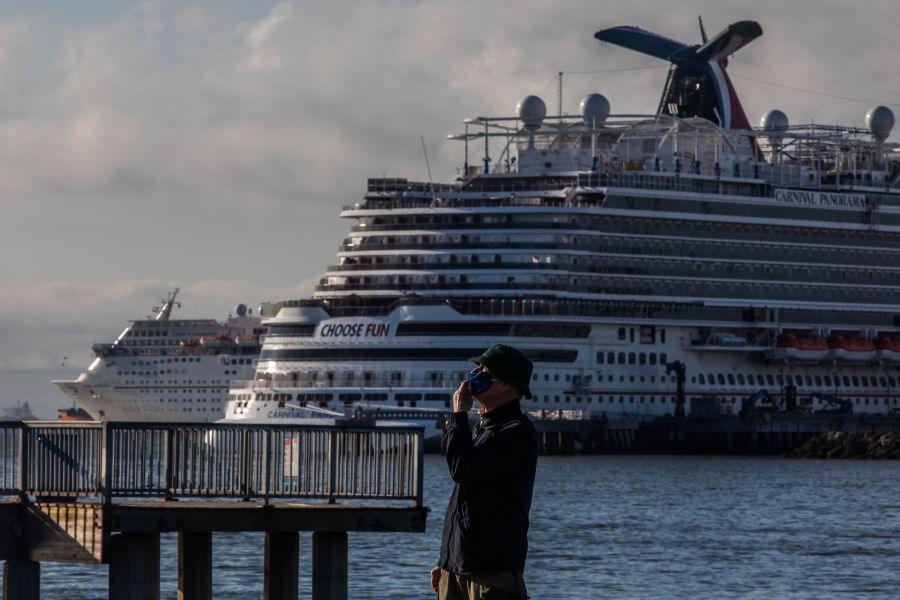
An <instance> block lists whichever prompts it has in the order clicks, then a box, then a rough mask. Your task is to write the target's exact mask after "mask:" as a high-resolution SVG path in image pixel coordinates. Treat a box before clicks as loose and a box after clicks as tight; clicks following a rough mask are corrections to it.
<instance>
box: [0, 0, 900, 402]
mask: <svg viewBox="0 0 900 600" xmlns="http://www.w3.org/2000/svg"><path fill="white" fill-rule="evenodd" d="M673 6H677V10H673V8H672V7H673ZM698 15H702V16H703V19H704V23H705V26H706V29H707V32H708V33H709V35H710V36H712V35H714V34H715V33H716V32H718V31H719V30H721V29H722V28H724V27H725V26H726V25H727V24H728V23H732V22H735V21H739V20H743V19H754V20H757V21H759V23H760V24H761V25H762V28H763V31H764V34H763V36H762V38H760V39H759V40H756V41H754V42H753V43H751V44H750V45H749V46H747V47H746V48H744V49H742V50H740V51H739V52H738V54H737V55H736V56H735V57H734V59H733V60H732V61H731V63H730V67H729V72H730V73H731V75H732V78H733V81H734V84H735V87H736V88H737V91H738V93H739V95H740V97H741V99H742V102H743V104H744V107H745V109H746V111H747V113H748V116H749V117H750V120H751V122H753V123H756V122H758V120H759V118H760V116H762V115H763V114H764V113H765V112H766V111H768V110H769V109H771V108H779V109H781V110H783V111H784V112H785V113H787V115H788V117H789V118H790V120H791V122H792V123H801V122H810V121H815V122H817V123H825V124H845V125H855V126H863V123H864V118H865V113H866V111H867V110H868V109H869V108H871V107H872V106H874V105H876V104H885V105H887V106H889V107H891V108H892V109H893V110H894V112H895V113H897V114H898V115H900V69H898V68H897V65H896V59H895V58H894V57H895V55H896V46H897V38H896V32H897V30H898V25H900V12H898V11H897V10H896V1H895V0H861V1H860V2H857V3H848V2H845V1H842V2H837V1H831V0H792V1H790V2H785V1H783V0H780V1H771V0H757V1H755V2H747V1H746V0H742V1H737V0H716V1H709V0H679V2H677V3H674V4H673V3H671V2H662V1H656V0H654V1H649V0H631V1H629V2H607V1H598V0H565V1H560V2H553V3H549V2H535V1H528V2H524V1H523V2H497V1H491V0H455V1H454V2H446V1H445V2H439V1H436V0H395V1H384V0H354V1H353V2H346V1H343V0H332V1H330V2H327V3H325V2H304V1H284V2H265V1H259V2H245V1H241V0H217V1H215V2H213V1H202V0H201V1H196V2H192V1H190V0H182V1H174V0H172V1H166V0H161V1H149V2H140V3H129V2H115V1H112V0H107V1H102V2H101V1H90V0H86V1H85V2H78V3H74V2H67V3H57V2H53V3H51V2H42V1H35V0H31V1H24V0H6V1H5V2H4V3H3V4H2V6H0V203H2V213H0V407H3V406H9V405H11V404H13V403H14V402H18V401H20V400H28V401H29V402H30V403H31V405H32V407H33V408H35V409H36V410H35V412H38V413H39V416H51V415H52V414H53V412H54V411H55V408H57V407H59V406H62V405H65V404H66V400H65V398H64V396H62V394H61V393H59V392H57V391H56V389H55V388H54V387H52V386H51V385H49V383H48V382H49V379H50V378H52V377H57V378H67V377H72V376H74V375H77V373H78V372H79V371H80V370H83V369H84V368H86V367H87V365H88V363H89V362H90V360H91V352H90V347H91V344H93V343H94V342H98V341H111V340H112V339H114V338H115V337H116V336H117V335H118V334H119V333H120V332H121V330H122V329H124V327H125V326H126V325H127V321H128V320H129V319H135V318H142V317H143V316H145V315H146V314H148V312H149V311H150V308H151V307H152V306H153V305H155V304H158V302H159V300H160V299H161V298H162V297H163V296H165V295H166V293H167V292H169V291H170V290H171V289H173V288H174V287H175V286H180V287H181V289H182V292H181V299H182V301H183V305H182V309H181V310H180V311H179V312H178V313H177V314H178V315H180V316H182V317H216V318H224V317H225V316H226V315H227V313H228V311H229V310H231V309H232V307H233V306H234V305H236V304H237V303H239V302H244V303H247V304H250V305H251V306H255V305H257V304H259V303H260V302H261V301H265V300H276V299H285V298H297V297H304V296H308V295H309V294H310V293H311V292H312V290H313V286H314V285H315V282H316V281H317V279H318V278H319V276H320V275H321V273H322V272H323V271H324V270H325V268H326V267H327V265H328V264H331V263H333V262H334V259H335V253H336V251H337V248H338V246H339V244H340V243H341V241H342V239H343V236H344V235H345V234H346V232H347V230H348V229H349V227H350V225H351V224H350V223H349V222H342V220H341V219H340V218H339V212H340V209H341V206H343V205H346V204H352V203H354V202H357V201H359V200H360V199H361V198H362V196H363V194H364V192H365V186H366V178H368V177H380V176H383V175H387V176H391V177H407V178H409V179H419V180H426V179H427V172H426V164H425V161H424V159H423V152H422V138H424V141H425V145H426V148H427V151H428V157H429V160H430V164H431V171H432V174H433V176H434V178H435V180H441V181H450V180H452V179H453V177H454V176H455V175H456V169H457V168H458V167H459V165H460V164H461V163H462V160H463V155H462V147H461V146H460V144H459V143H458V142H450V141H447V140H446V135H447V134H449V133H455V132H459V131H460V130H461V128H462V127H461V123H462V119H464V118H466V117H474V116H478V115H485V114H491V115H495V116H496V115H512V114H513V113H514V109H515V105H516V102H517V101H518V100H519V99H521V98H522V97H524V96H525V95H528V94H538V95H540V96H542V97H543V98H544V99H545V101H546V103H547V105H548V108H549V109H550V110H551V111H555V110H556V105H557V88H556V81H557V80H556V78H557V73H558V72H559V71H563V72H564V73H565V75H564V76H563V82H564V88H563V111H564V112H569V113H572V114H575V113H577V111H578V102H579V100H580V99H581V98H582V97H583V96H585V95H586V94H588V93H591V92H600V93H602V94H604V95H605V96H607V98H609V100H610V103H611V105H612V112H613V113H616V112H620V113H652V112H654V111H655V110H656V106H657V103H658V101H659V95H660V93H661V91H662V86H663V84H664V81H665V76H666V65H665V64H664V63H662V62H661V61H658V60H655V59H652V58H649V57H644V56H640V55H637V54H634V53H632V52H629V51H627V50H624V49H621V48H617V47H614V46H608V45H601V44H600V43H599V42H597V40H595V39H594V37H593V35H594V33H595V32H596V31H598V30H600V29H602V28H605V27H612V26H615V25H637V26H640V27H642V28H644V29H649V30H652V31H656V32H658V33H662V34H664V35H667V36H669V37H672V38H675V39H678V40H681V41H684V42H686V43H699V41H700V39H699V37H700V36H699V29H698V26H697V16H698ZM898 139H900V138H898V136H897V135H896V134H894V135H892V136H891V141H897V140H898Z"/></svg>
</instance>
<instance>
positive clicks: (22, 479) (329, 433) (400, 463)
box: [0, 421, 423, 506]
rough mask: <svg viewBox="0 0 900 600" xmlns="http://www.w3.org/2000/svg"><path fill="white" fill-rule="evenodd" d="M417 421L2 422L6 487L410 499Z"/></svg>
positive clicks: (47, 492)
mask: <svg viewBox="0 0 900 600" xmlns="http://www.w3.org/2000/svg"><path fill="white" fill-rule="evenodd" d="M422 457H423V432H422V429H421V428H420V427H413V426H400V425H398V426H395V427H372V426H366V425H365V424H355V423H347V424H339V425H335V426H325V425H241V424H235V425H231V424H227V425H226V424H184V423H177V424H170V423H78V424H70V423H39V422H19V421H6V422H0V495H7V496H10V495H18V496H21V497H23V498H28V497H37V498H48V497H66V498H75V497H78V498H91V497H94V498H96V497H99V498H101V499H102V500H103V501H104V502H112V501H113V500H114V499H121V498H239V499H252V498H258V499H263V500H265V501H268V500H269V499H274V498H282V499H287V498H295V499H301V498H302V499H327V500H328V501H329V502H336V501H337V500H339V499H341V500H351V499H380V500H411V501H413V502H414V503H415V505H416V506H421V505H422V474H423V462H422Z"/></svg>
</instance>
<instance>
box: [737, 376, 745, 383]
mask: <svg viewBox="0 0 900 600" xmlns="http://www.w3.org/2000/svg"><path fill="white" fill-rule="evenodd" d="M737 380H738V384H739V385H744V375H743V374H742V373H738V376H737Z"/></svg>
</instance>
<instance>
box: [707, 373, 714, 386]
mask: <svg viewBox="0 0 900 600" xmlns="http://www.w3.org/2000/svg"><path fill="white" fill-rule="evenodd" d="M706 377H707V378H708V379H709V385H713V384H715V383H716V376H715V375H713V374H712V373H710V374H709V375H707V376H706Z"/></svg>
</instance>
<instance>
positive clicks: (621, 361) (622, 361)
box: [619, 352, 625, 365]
mask: <svg viewBox="0 0 900 600" xmlns="http://www.w3.org/2000/svg"><path fill="white" fill-rule="evenodd" d="M619 364H620V365H624V364H625V353H624V352H619Z"/></svg>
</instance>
